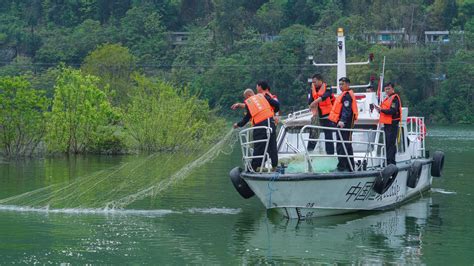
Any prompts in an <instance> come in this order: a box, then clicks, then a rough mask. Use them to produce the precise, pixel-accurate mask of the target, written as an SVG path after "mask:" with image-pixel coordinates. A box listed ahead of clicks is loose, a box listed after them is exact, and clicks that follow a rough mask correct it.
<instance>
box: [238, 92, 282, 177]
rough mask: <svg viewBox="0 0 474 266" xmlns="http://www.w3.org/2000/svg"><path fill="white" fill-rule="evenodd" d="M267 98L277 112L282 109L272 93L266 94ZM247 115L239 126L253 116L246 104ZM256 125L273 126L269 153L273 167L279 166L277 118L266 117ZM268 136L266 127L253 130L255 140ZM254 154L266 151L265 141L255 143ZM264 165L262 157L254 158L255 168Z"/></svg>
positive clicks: (253, 166) (253, 165)
mask: <svg viewBox="0 0 474 266" xmlns="http://www.w3.org/2000/svg"><path fill="white" fill-rule="evenodd" d="M265 99H266V100H267V101H268V103H269V104H270V106H271V107H273V111H274V112H275V113H277V112H278V111H279V110H280V103H279V102H278V101H277V100H275V99H273V98H272V97H271V96H270V95H268V94H265ZM245 111H246V112H245V116H244V117H243V118H242V120H241V121H240V122H238V123H237V126H239V127H243V126H245V124H247V123H248V122H249V120H250V119H251V118H252V117H251V115H250V110H249V108H248V106H247V104H245ZM253 126H254V127H258V126H266V127H271V128H272V133H271V134H270V141H269V143H268V154H269V155H270V159H271V160H272V167H277V165H278V150H277V142H276V126H275V120H273V118H270V119H266V120H264V121H262V122H260V123H258V124H255V125H253ZM266 138H267V132H266V130H265V129H257V130H254V131H253V140H259V139H266ZM253 149H254V150H253V155H254V156H257V155H262V154H263V153H264V152H265V142H259V143H255V144H254V147H253ZM261 165H262V159H261V158H254V159H252V168H253V169H254V170H256V169H257V167H260V166H261Z"/></svg>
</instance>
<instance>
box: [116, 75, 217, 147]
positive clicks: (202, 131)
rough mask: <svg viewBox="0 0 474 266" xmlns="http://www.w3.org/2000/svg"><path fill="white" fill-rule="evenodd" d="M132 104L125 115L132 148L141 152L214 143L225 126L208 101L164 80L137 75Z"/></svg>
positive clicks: (124, 118)
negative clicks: (153, 79) (179, 90)
mask: <svg viewBox="0 0 474 266" xmlns="http://www.w3.org/2000/svg"><path fill="white" fill-rule="evenodd" d="M135 81H136V83H137V85H136V87H135V88H134V89H133V93H132V101H131V103H130V104H129V106H128V107H127V109H126V110H125V112H124V114H123V121H124V125H125V128H126V131H127V132H128V134H130V136H131V137H132V143H131V145H132V147H134V148H136V149H138V150H141V151H148V152H151V151H169V150H176V149H181V150H192V149H195V148H196V147H197V146H198V144H199V145H203V144H207V143H212V142H214V141H215V140H216V138H217V137H218V136H219V134H220V133H222V130H223V129H224V123H223V121H222V120H221V119H218V118H217V117H216V116H215V115H214V114H213V113H212V112H211V111H210V109H209V107H208V105H207V103H206V102H204V101H202V100H199V99H197V97H196V96H193V95H190V94H189V93H188V92H187V90H183V91H181V93H179V94H178V93H177V92H176V89H175V88H173V87H172V86H171V85H170V84H168V83H165V82H163V81H159V80H158V81H151V80H150V79H147V78H145V77H143V76H136V80H135Z"/></svg>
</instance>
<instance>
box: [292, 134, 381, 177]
mask: <svg viewBox="0 0 474 266" xmlns="http://www.w3.org/2000/svg"><path fill="white" fill-rule="evenodd" d="M308 130H321V131H322V130H331V131H332V132H335V133H336V135H337V137H336V139H325V138H324V137H322V138H320V137H319V136H318V138H311V134H305V133H307V131H308ZM342 132H350V134H351V135H352V134H353V133H362V134H367V140H368V141H362V140H352V137H351V138H349V140H344V139H343V138H342ZM305 135H308V137H306V136H305ZM318 135H319V134H318ZM374 135H375V138H374V140H375V141H370V140H371V139H372V138H371V136H374ZM299 136H300V138H301V141H302V142H303V143H309V142H311V141H314V142H318V143H321V144H325V143H326V142H330V143H341V144H342V147H343V149H344V154H321V153H310V152H309V151H308V149H307V145H303V147H304V154H305V160H306V171H307V172H313V167H312V165H313V164H312V161H313V158H316V157H329V158H331V157H345V158H346V159H347V160H348V162H349V167H350V169H351V170H352V171H360V170H366V168H367V167H368V166H369V168H383V167H385V166H386V156H385V152H386V148H385V137H384V131H383V130H380V129H375V130H374V129H354V128H353V129H349V128H334V127H323V126H315V125H306V126H304V127H303V128H301V130H300V133H299ZM345 144H350V145H353V144H361V145H364V146H366V150H365V151H364V152H363V153H362V155H361V153H360V152H357V153H356V154H352V155H350V154H348V151H347V148H346V145H345ZM350 158H353V159H354V162H356V161H358V162H359V161H360V162H361V163H359V164H357V165H352V162H351V160H350ZM369 163H370V164H369Z"/></svg>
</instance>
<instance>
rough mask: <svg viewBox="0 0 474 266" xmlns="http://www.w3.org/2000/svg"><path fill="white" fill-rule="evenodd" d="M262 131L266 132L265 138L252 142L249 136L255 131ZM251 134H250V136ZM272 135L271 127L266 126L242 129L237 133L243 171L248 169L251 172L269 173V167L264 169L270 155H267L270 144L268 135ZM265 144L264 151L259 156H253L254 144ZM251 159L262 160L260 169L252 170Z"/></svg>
mask: <svg viewBox="0 0 474 266" xmlns="http://www.w3.org/2000/svg"><path fill="white" fill-rule="evenodd" d="M261 129H264V130H265V131H266V135H267V137H266V138H265V139H259V140H254V139H253V138H252V137H251V136H252V135H253V132H254V131H255V130H261ZM251 133H252V134H251ZM271 133H272V128H271V127H266V126H256V127H250V128H247V129H243V130H241V131H240V132H239V140H240V147H241V148H242V159H243V161H244V166H245V169H248V170H249V171H251V172H256V170H258V172H263V170H264V169H267V171H268V172H270V171H271V170H270V168H271V167H264V166H265V163H266V162H267V161H268V160H269V159H270V155H269V154H268V146H269V143H270V135H271ZM263 142H264V143H265V150H264V151H263V154H261V155H254V154H253V151H254V149H253V146H254V144H256V143H263ZM253 159H262V163H261V164H260V169H253V167H252V160H253Z"/></svg>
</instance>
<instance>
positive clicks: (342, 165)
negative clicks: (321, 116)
mask: <svg viewBox="0 0 474 266" xmlns="http://www.w3.org/2000/svg"><path fill="white" fill-rule="evenodd" d="M341 102H342V109H341V116H340V118H339V121H342V122H344V128H349V129H351V128H353V125H354V112H353V111H352V97H351V95H350V94H349V93H346V94H345V95H344V97H343V98H342V101H341ZM336 124H337V123H336ZM341 135H342V139H343V140H345V141H348V140H350V139H351V138H352V132H350V131H341ZM336 139H337V140H341V138H340V136H339V133H338V132H336ZM344 145H345V146H346V150H347V154H348V155H349V156H352V155H354V151H353V149H352V144H351V143H345V144H344ZM336 152H337V154H338V155H346V152H345V151H344V146H343V144H342V143H339V142H338V143H337V144H336ZM338 160H339V162H338V164H337V169H338V170H340V171H344V170H349V171H350V169H351V168H350V166H349V161H348V160H347V157H338ZM349 160H350V163H351V164H352V167H355V165H354V157H350V158H349Z"/></svg>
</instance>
